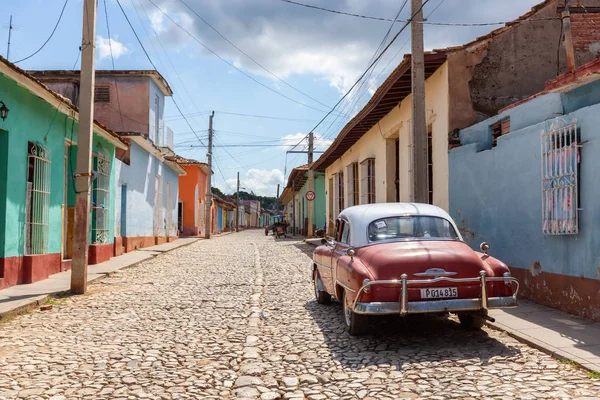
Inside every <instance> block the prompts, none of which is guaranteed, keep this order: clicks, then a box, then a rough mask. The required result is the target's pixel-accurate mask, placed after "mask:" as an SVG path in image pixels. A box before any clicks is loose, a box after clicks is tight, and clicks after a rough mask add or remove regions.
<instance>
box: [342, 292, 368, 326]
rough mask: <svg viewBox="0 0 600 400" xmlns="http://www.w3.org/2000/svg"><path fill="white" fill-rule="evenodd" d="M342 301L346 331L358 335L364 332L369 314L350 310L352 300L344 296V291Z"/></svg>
mask: <svg viewBox="0 0 600 400" xmlns="http://www.w3.org/2000/svg"><path fill="white" fill-rule="evenodd" d="M342 303H343V306H344V322H345V323H346V328H347V329H348V333H350V335H352V336H359V335H362V334H364V333H365V332H366V330H367V323H368V322H369V316H368V315H362V314H357V313H355V312H353V311H352V300H351V299H350V298H348V297H346V292H345V291H344V298H343V302H342Z"/></svg>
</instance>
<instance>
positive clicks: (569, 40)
mask: <svg viewBox="0 0 600 400" xmlns="http://www.w3.org/2000/svg"><path fill="white" fill-rule="evenodd" d="M562 23H563V31H564V32H565V50H566V52H567V68H568V69H569V72H574V71H575V68H576V65H575V48H574V47H573V33H572V31H571V11H570V10H569V0H565V9H564V11H563V12H562Z"/></svg>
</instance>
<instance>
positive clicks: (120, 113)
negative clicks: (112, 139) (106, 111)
mask: <svg viewBox="0 0 600 400" xmlns="http://www.w3.org/2000/svg"><path fill="white" fill-rule="evenodd" d="M103 2H104V18H105V20H106V32H107V35H108V49H109V53H110V61H111V63H112V69H113V71H114V70H115V58H114V57H113V51H112V39H111V37H110V24H109V23H108V8H107V7H106V0H103ZM113 82H114V84H115V93H116V94H117V107H118V108H119V118H120V119H121V130H122V131H124V130H125V124H124V123H123V112H122V111H121V101H120V100H119V85H118V84H117V78H116V77H115V75H114V74H113Z"/></svg>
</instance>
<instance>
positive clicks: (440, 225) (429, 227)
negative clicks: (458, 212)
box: [369, 215, 459, 242]
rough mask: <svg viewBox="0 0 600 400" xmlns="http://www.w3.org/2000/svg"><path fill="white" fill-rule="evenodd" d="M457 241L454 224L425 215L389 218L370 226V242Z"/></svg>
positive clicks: (376, 221) (379, 220)
mask: <svg viewBox="0 0 600 400" xmlns="http://www.w3.org/2000/svg"><path fill="white" fill-rule="evenodd" d="M394 239H399V240H440V239H442V240H457V239H459V237H458V234H457V233H456V230H455V229H454V227H453V226H452V224H451V223H450V222H449V221H448V220H446V219H444V218H440V217H430V216H423V215H413V216H402V217H388V218H381V219H377V220H375V221H373V222H371V223H370V224H369V241H371V242H377V241H381V240H394Z"/></svg>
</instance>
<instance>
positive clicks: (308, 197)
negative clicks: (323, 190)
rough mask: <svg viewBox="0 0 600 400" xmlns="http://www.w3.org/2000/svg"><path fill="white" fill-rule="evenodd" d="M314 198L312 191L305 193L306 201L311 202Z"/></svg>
mask: <svg viewBox="0 0 600 400" xmlns="http://www.w3.org/2000/svg"><path fill="white" fill-rule="evenodd" d="M315 197H316V195H315V192H313V191H312V190H309V191H308V192H306V200H308V201H313V200H314V199H315Z"/></svg>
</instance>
